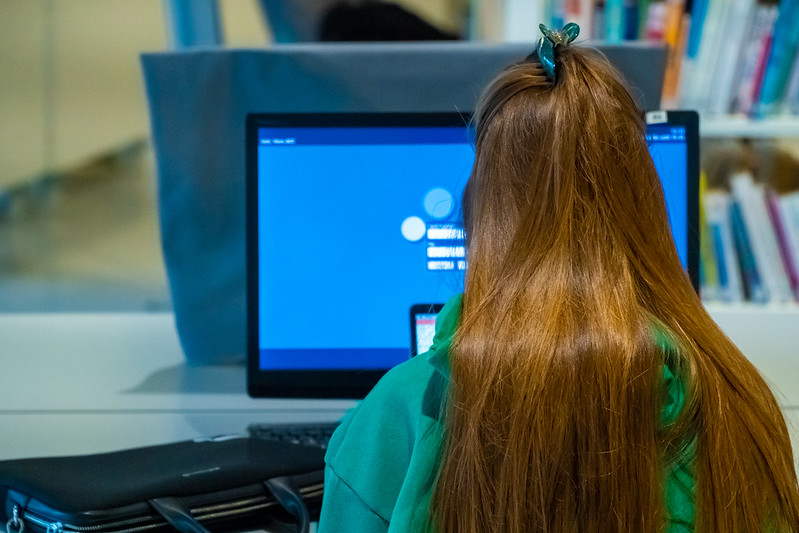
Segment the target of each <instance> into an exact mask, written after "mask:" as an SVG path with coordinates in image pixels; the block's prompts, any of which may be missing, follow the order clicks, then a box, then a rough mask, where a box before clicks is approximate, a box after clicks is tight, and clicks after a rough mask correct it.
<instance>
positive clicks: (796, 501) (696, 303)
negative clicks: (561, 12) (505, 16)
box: [431, 47, 799, 533]
mask: <svg viewBox="0 0 799 533" xmlns="http://www.w3.org/2000/svg"><path fill="white" fill-rule="evenodd" d="M557 53H558V57H557V62H558V66H557V68H558V71H557V81H556V82H552V81H550V80H549V79H548V78H547V76H546V75H545V74H544V72H543V71H542V69H541V65H540V63H538V62H537V61H536V60H535V57H533V59H530V60H527V61H524V62H522V63H519V64H517V65H514V66H512V67H510V68H508V69H507V70H506V71H505V72H503V73H502V74H500V76H499V77H498V78H497V79H496V80H495V81H494V82H493V83H492V84H491V85H490V86H489V87H488V89H487V90H486V92H485V94H484V95H483V98H482V99H481V102H480V104H479V106H478V111H477V113H476V115H475V119H474V120H475V124H476V142H475V146H476V160H475V164H474V169H473V172H472V176H471V178H470V180H469V183H468V185H467V187H466V190H465V192H464V199H463V206H464V224H465V228H466V235H467V248H468V269H467V272H466V281H465V290H464V296H463V301H462V309H461V315H460V322H459V325H458V328H457V330H456V333H455V337H454V340H453V344H452V347H451V354H450V364H451V381H450V385H449V390H448V392H447V395H446V400H445V403H444V406H443V408H442V409H443V411H442V417H443V420H444V442H443V447H442V459H441V465H440V469H439V472H438V473H437V476H436V478H435V482H434V490H433V499H432V504H431V520H432V522H433V524H434V525H435V529H436V530H437V531H441V532H469V533H476V532H496V531H509V532H528V531H551V532H557V533H561V532H600V531H601V532H610V531H619V532H622V531H623V532H650V531H652V532H654V531H663V530H664V529H665V528H666V527H667V523H668V520H669V516H668V509H667V507H666V495H665V493H664V492H665V488H664V487H665V471H666V469H667V466H668V465H669V464H672V463H674V462H675V461H679V460H680V459H681V458H682V459H683V460H684V459H685V458H686V457H688V458H689V459H690V462H691V468H692V470H693V477H694V479H695V493H694V505H695V509H696V515H695V520H694V524H693V526H694V529H695V530H696V531H702V532H714V533H715V532H753V531H764V530H767V531H780V532H784V531H799V489H797V481H796V474H795V471H794V464H793V457H792V451H791V443H790V440H789V436H788V431H787V428H786V424H785V422H784V419H783V416H782V413H781V412H780V409H779V406H778V405H777V402H776V400H775V398H774V396H773V394H772V393H771V391H770V390H769V388H768V386H767V385H766V383H765V382H764V380H763V379H762V377H761V376H760V375H759V374H758V372H757V370H756V369H755V368H754V367H753V366H752V364H751V363H750V362H749V361H748V360H747V359H746V358H745V357H744V356H743V355H742V354H741V352H740V351H739V350H738V349H737V348H736V347H735V346H734V345H733V343H732V342H731V341H730V340H729V339H728V338H727V337H726V336H725V335H724V333H723V332H722V331H721V329H720V328H719V327H718V326H717V325H716V324H715V323H714V322H713V320H712V319H711V317H710V316H709V315H708V313H707V312H706V311H705V309H704V308H703V306H702V303H701V301H700V299H699V297H698V296H697V294H696V293H695V291H694V289H693V287H692V285H691V282H690V280H689V278H688V276H687V275H686V273H685V271H684V270H683V268H682V266H681V263H680V259H679V257H678V255H677V251H676V248H675V246H674V242H673V240H672V236H671V232H670V229H669V222H668V216H667V212H666V206H665V200H664V195H663V191H662V187H661V184H660V181H659V179H658V176H657V173H656V170H655V168H654V165H653V163H652V160H651V157H650V155H649V152H648V149H647V145H646V141H645V126H644V123H643V120H642V118H641V114H640V113H639V111H638V110H637V108H636V105H635V102H634V101H633V99H632V98H631V96H630V94H629V93H628V91H627V89H626V88H625V87H624V85H623V83H622V81H621V79H620V76H619V74H618V73H617V72H616V71H615V69H614V68H613V67H612V66H611V65H610V64H609V63H608V62H607V60H605V59H604V57H602V56H600V55H599V54H598V53H597V52H595V51H593V50H590V49H583V48H579V47H561V48H559V49H558V50H557ZM656 331H659V332H662V334H663V335H665V336H666V338H668V339H669V343H668V344H669V345H671V346H673V347H674V348H675V349H673V350H664V349H661V348H660V347H659V346H658V343H657V342H655V340H654V336H655V332H656ZM664 367H668V369H669V370H671V371H672V372H673V374H674V375H676V376H677V377H678V379H679V381H680V383H681V384H682V387H683V390H684V392H685V401H684V403H683V405H682V407H681V409H680V411H679V414H678V416H677V418H676V420H673V421H670V422H669V423H667V424H664V423H663V420H662V411H663V407H664V402H665V400H664V396H665V394H664V388H665V387H664Z"/></svg>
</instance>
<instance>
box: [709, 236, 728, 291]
mask: <svg viewBox="0 0 799 533" xmlns="http://www.w3.org/2000/svg"><path fill="white" fill-rule="evenodd" d="M710 227H711V231H712V234H713V249H714V250H713V251H714V253H715V255H716V271H717V272H718V276H719V286H720V287H722V288H723V289H728V288H729V285H730V280H729V277H728V275H727V262H726V261H725V259H724V242H723V241H722V237H721V228H720V227H719V225H718V224H711V226H710Z"/></svg>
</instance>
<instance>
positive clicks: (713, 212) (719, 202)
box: [702, 191, 744, 302]
mask: <svg viewBox="0 0 799 533" xmlns="http://www.w3.org/2000/svg"><path fill="white" fill-rule="evenodd" d="M731 203H732V199H731V197H730V194H729V193H728V192H723V191H707V192H705V193H704V194H703V196H702V205H703V206H704V211H705V220H706V221H707V227H708V230H709V231H708V233H709V234H710V238H711V239H712V246H713V252H714V259H715V264H716V266H717V271H718V285H719V288H718V295H719V299H721V300H723V301H726V302H740V301H742V300H743V299H744V291H743V286H742V280H741V268H740V265H739V260H738V257H737V254H736V251H735V244H734V239H733V232H732V225H731V213H730V206H731Z"/></svg>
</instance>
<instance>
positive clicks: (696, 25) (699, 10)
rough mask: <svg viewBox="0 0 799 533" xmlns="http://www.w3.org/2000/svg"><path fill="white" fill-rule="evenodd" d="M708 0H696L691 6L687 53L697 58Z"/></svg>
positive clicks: (692, 57)
mask: <svg viewBox="0 0 799 533" xmlns="http://www.w3.org/2000/svg"><path fill="white" fill-rule="evenodd" d="M707 5H708V0H694V4H693V6H692V7H691V25H690V27H689V28H688V42H687V43H686V45H685V55H686V56H688V57H690V58H691V59H696V55H697V54H698V53H699V43H700V42H701V40H702V28H703V27H704V25H705V15H706V14H707Z"/></svg>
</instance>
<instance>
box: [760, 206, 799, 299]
mask: <svg viewBox="0 0 799 533" xmlns="http://www.w3.org/2000/svg"><path fill="white" fill-rule="evenodd" d="M766 207H767V209H768V215H769V218H770V220H771V225H772V227H773V228H774V235H775V236H776V238H777V244H778V246H779V252H780V259H782V265H783V268H784V269H785V273H786V274H787V275H788V282H789V284H790V287H791V293H792V294H793V296H794V298H796V295H797V294H798V293H799V272H797V270H796V262H795V261H794V254H793V252H792V250H791V244H790V242H789V240H790V239H789V237H788V234H787V232H786V230H785V221H784V220H783V216H782V212H781V210H780V201H779V197H778V196H777V194H776V193H775V192H774V191H766Z"/></svg>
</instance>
